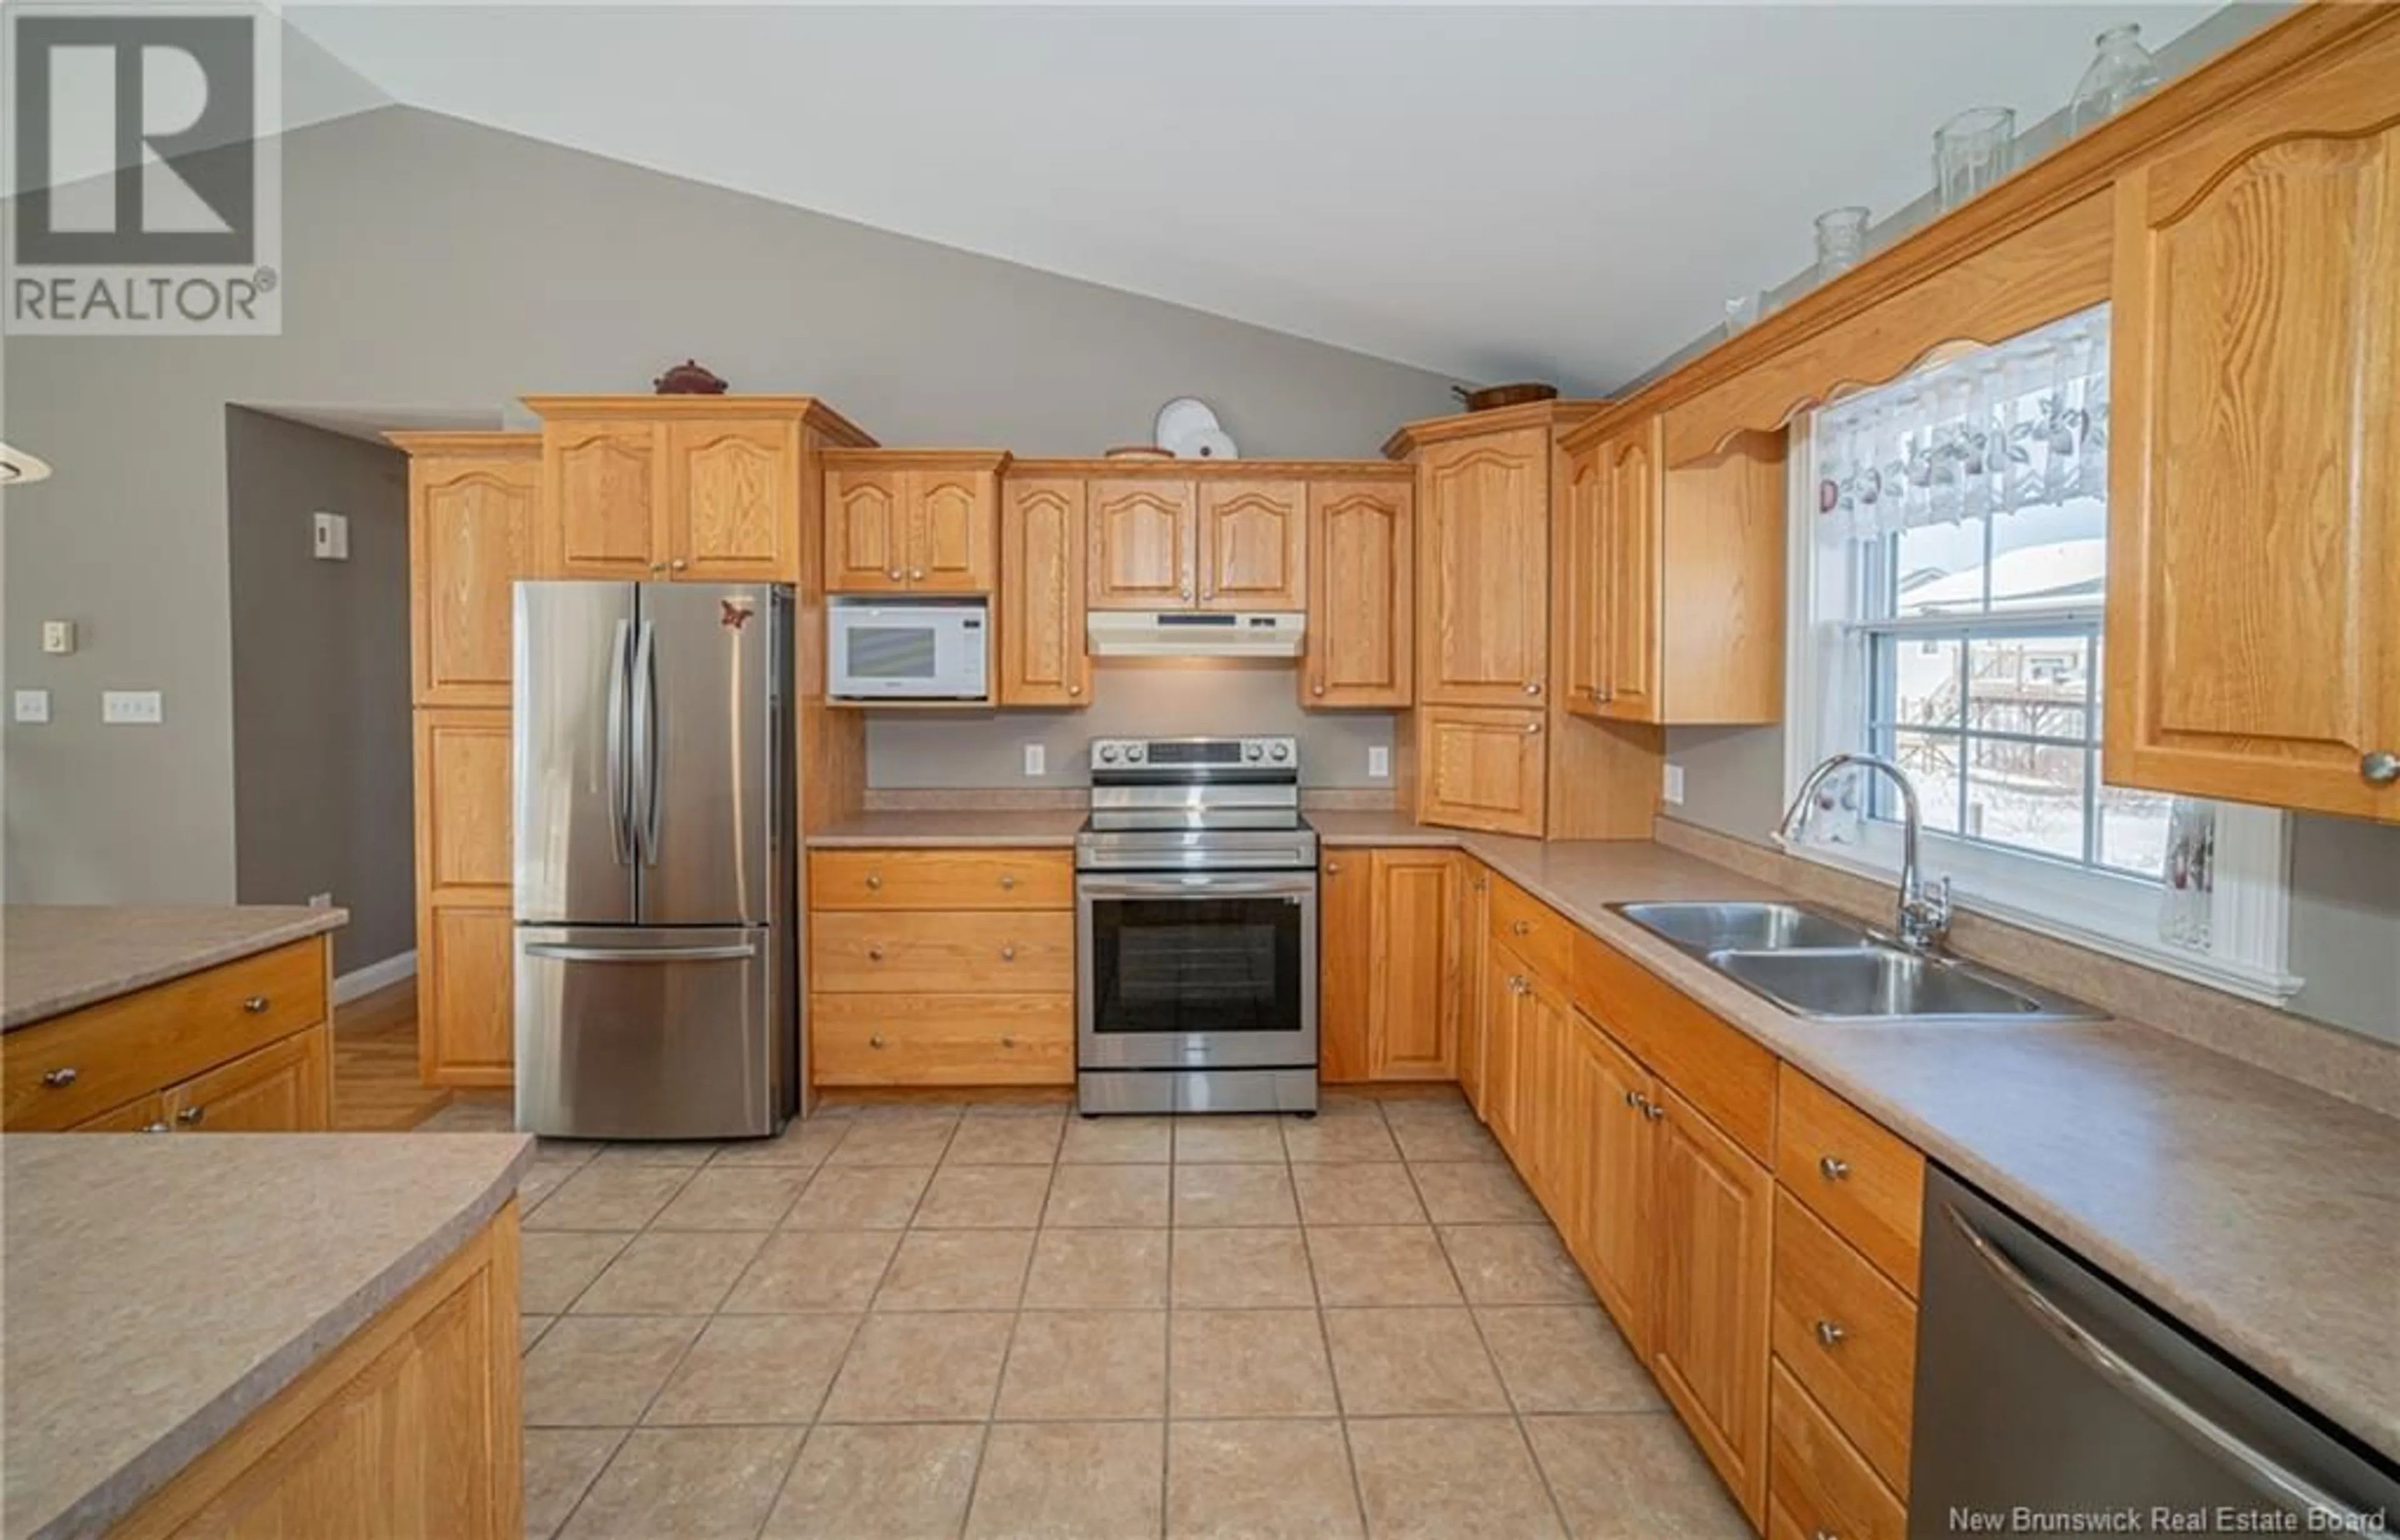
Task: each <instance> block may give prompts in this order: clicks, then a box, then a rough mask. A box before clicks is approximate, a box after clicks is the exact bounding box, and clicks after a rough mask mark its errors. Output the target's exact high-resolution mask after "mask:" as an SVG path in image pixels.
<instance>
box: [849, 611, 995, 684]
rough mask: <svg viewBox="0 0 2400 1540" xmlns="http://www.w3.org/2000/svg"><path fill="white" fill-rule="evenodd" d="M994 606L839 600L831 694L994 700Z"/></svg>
mask: <svg viewBox="0 0 2400 1540" xmlns="http://www.w3.org/2000/svg"><path fill="white" fill-rule="evenodd" d="M989 620H990V610H989V606H987V605H986V603H985V601H983V600H981V599H951V600H939V599H932V600H924V601H920V602H911V601H908V600H889V599H840V598H837V599H835V600H834V601H833V602H832V603H831V604H830V605H828V606H826V608H825V630H826V637H825V642H826V646H825V668H826V684H825V693H826V694H828V695H831V696H834V697H835V698H837V699H839V700H850V701H982V700H986V699H988V698H989V696H990V694H991V687H990V685H989V659H990V656H991V645H990V644H991V627H990V624H989Z"/></svg>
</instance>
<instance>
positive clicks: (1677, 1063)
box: [1495, 906, 1776, 1162]
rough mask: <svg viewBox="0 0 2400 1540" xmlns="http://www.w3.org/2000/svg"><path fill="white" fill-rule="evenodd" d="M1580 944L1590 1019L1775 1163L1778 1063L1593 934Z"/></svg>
mask: <svg viewBox="0 0 2400 1540" xmlns="http://www.w3.org/2000/svg"><path fill="white" fill-rule="evenodd" d="M1495 907H1496V906H1495ZM1574 944H1575V1004H1576V1005H1577V1006H1578V1007H1579V1008H1580V1009H1581V1010H1582V1011H1583V1013H1584V1014H1585V1015H1589V1017H1591V1018H1592V1019H1593V1020H1594V1021H1597V1022H1599V1023H1600V1024H1601V1025H1602V1027H1604V1028H1606V1029H1608V1034H1609V1036H1611V1037H1613V1038H1615V1039H1616V1041H1617V1042H1618V1043H1620V1044H1622V1045H1623V1046H1624V1048H1625V1049H1626V1051H1627V1052H1629V1053H1630V1054H1631V1055H1632V1056H1634V1057H1635V1058H1638V1059H1640V1060H1641V1061H1642V1062H1643V1065H1644V1066H1645V1067H1647V1068H1648V1069H1649V1070H1650V1071H1651V1072H1652V1073H1653V1074H1656V1075H1657V1077H1658V1078H1659V1079H1660V1080H1662V1081H1665V1082H1666V1083H1668V1084H1670V1085H1671V1086H1673V1087H1674V1088H1675V1090H1676V1091H1677V1092H1678V1093H1679V1094H1680V1095H1682V1096H1683V1097H1684V1099H1685V1100H1687V1101H1689V1102H1690V1103H1691V1104H1692V1105H1693V1106H1695V1107H1697V1108H1698V1109H1699V1110H1700V1111H1702V1112H1705V1113H1706V1114H1708V1118H1709V1121H1710V1122H1711V1123H1713V1124H1716V1125H1717V1126H1718V1127H1720V1128H1722V1129H1724V1130H1725V1132H1726V1133H1728V1134H1730V1135H1732V1136H1733V1138H1734V1141H1735V1142H1736V1143H1738V1144H1739V1145H1740V1146H1741V1147H1742V1148H1743V1149H1744V1150H1746V1151H1748V1152H1750V1153H1751V1154H1752V1155H1754V1156H1756V1157H1757V1158H1758V1159H1759V1160H1760V1161H1762V1162H1765V1161H1770V1160H1772V1159H1773V1158H1774V1156H1775V1067H1776V1060H1775V1056H1774V1055H1773V1054H1770V1053H1768V1052H1767V1051H1766V1049H1765V1048H1762V1047H1760V1046H1759V1044H1758V1043H1757V1042H1756V1040H1754V1039H1752V1038H1751V1037H1750V1036H1749V1035H1747V1034H1746V1033H1744V1032H1742V1031H1740V1030H1739V1029H1737V1028H1735V1027H1733V1026H1730V1025H1729V1024H1727V1023H1725V1022H1723V1021H1720V1020H1718V1019H1717V1018H1716V1017H1715V1016H1714V1015H1711V1014H1710V1013H1709V1011H1708V1010H1706V1009H1705V1008H1704V1007H1702V1006H1700V1005H1698V1004H1696V1003H1694V1002H1692V1001H1691V1000H1690V999H1688V998H1687V997H1685V996H1684V993H1683V991H1681V990H1679V989H1677V988H1674V987H1673V986H1671V985H1670V984H1668V983H1666V982H1665V981H1664V980H1662V979H1660V978H1659V977H1658V976H1657V974H1653V973H1651V972H1650V971H1649V970H1648V969H1647V968H1644V967H1643V966H1642V964H1640V963H1638V962H1636V961H1633V960H1632V959H1631V958H1630V957H1627V956H1626V955H1625V954H1624V953H1623V952H1620V951H1618V950H1617V949H1616V947H1611V946H1610V945H1608V943H1606V942H1604V941H1602V940H1600V939H1599V938H1598V937H1596V936H1594V935H1592V934H1590V933H1589V932H1588V931H1584V930H1580V929H1578V930H1577V931H1576V932H1575V936H1574Z"/></svg>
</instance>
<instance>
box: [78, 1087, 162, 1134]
mask: <svg viewBox="0 0 2400 1540" xmlns="http://www.w3.org/2000/svg"><path fill="white" fill-rule="evenodd" d="M169 1126H170V1124H168V1122H167V1098H166V1097H163V1096H161V1095H159V1094H158V1093H157V1092H156V1091H153V1092H151V1093H150V1094H149V1095H148V1096H146V1097H134V1098H133V1099H132V1100H131V1101H129V1102H127V1103H126V1104H125V1105H124V1106H122V1107H112V1108H110V1109H109V1110H108V1111H105V1112H102V1113H101V1114H100V1116H98V1117H96V1118H86V1119H84V1120H83V1121H82V1122H81V1123H78V1124H75V1126H74V1127H72V1128H70V1129H68V1130H67V1132H68V1133H70V1134H163V1133H166V1132H167V1131H168V1128H169Z"/></svg>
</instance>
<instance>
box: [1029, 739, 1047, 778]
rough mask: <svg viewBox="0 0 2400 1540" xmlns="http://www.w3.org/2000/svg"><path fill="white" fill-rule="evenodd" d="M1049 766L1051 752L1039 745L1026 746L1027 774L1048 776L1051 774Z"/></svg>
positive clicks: (1030, 744)
mask: <svg viewBox="0 0 2400 1540" xmlns="http://www.w3.org/2000/svg"><path fill="white" fill-rule="evenodd" d="M1048 766H1049V751H1048V750H1047V749H1045V748H1043V746H1042V745H1041V744H1039V743H1028V744H1026V745H1025V773H1026V774H1028V775H1047V774H1048V773H1049V769H1048Z"/></svg>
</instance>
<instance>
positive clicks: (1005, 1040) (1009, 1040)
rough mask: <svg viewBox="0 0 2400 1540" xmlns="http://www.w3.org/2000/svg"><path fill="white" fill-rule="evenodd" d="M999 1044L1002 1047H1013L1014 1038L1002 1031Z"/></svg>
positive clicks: (1014, 1043)
mask: <svg viewBox="0 0 2400 1540" xmlns="http://www.w3.org/2000/svg"><path fill="white" fill-rule="evenodd" d="M1000 1045H1001V1046H1002V1047H1003V1048H1014V1047H1016V1039H1015V1038H1013V1037H1010V1036H1008V1035H1006V1034H1005V1033H1003V1034H1002V1036H1001V1040H1000Z"/></svg>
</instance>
